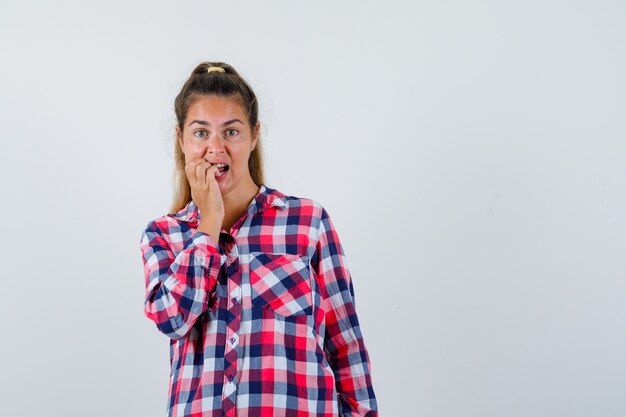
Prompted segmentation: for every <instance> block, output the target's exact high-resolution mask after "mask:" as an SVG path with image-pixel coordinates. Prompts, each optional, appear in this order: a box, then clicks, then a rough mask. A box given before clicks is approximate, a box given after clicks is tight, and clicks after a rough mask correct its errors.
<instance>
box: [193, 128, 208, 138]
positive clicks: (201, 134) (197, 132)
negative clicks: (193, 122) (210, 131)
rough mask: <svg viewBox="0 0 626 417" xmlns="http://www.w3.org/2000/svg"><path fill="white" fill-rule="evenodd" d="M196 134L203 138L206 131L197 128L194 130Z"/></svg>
mask: <svg viewBox="0 0 626 417" xmlns="http://www.w3.org/2000/svg"><path fill="white" fill-rule="evenodd" d="M194 135H195V136H196V137H199V138H203V137H205V136H206V131H204V130H197V131H196V132H194Z"/></svg>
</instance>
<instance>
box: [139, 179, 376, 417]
mask: <svg viewBox="0 0 626 417" xmlns="http://www.w3.org/2000/svg"><path fill="white" fill-rule="evenodd" d="M199 220H200V213H199V211H198V208H197V206H196V205H195V203H194V202H193V201H190V202H189V204H187V206H185V207H184V208H183V209H181V210H180V211H178V212H177V213H176V214H167V215H165V216H163V217H160V218H157V219H155V220H153V221H151V222H149V223H148V224H147V227H146V228H145V230H144V231H143V233H142V235H141V254H142V259H143V263H144V272H145V284H146V297H145V302H144V309H145V315H146V316H147V317H148V318H149V319H150V320H152V321H153V322H154V323H155V324H156V327H157V328H158V329H159V330H160V331H161V332H162V333H164V334H165V335H166V336H168V337H169V338H170V340H169V342H170V365H171V372H170V381H169V393H168V397H169V399H168V404H167V416H168V417H182V416H190V417H191V416H192V417H209V416H211V417H217V416H220V417H221V416H226V417H234V416H238V417H245V416H247V417H264V416H268V417H269V416H275V417H278V416H293V417H300V416H302V417H304V416H307V417H312V416H317V417H322V416H323V417H331V416H345V417H348V416H349V417H355V416H368V417H374V416H378V407H377V404H376V398H375V396H374V390H373V388H372V381H371V376H370V363H369V356H368V353H367V350H366V348H365V345H364V343H363V337H362V335H361V330H360V328H359V322H358V319H357V315H356V311H355V304H354V290H353V287H352V281H351V277H350V272H349V270H348V269H347V267H346V261H345V257H344V252H343V248H342V246H341V244H340V242H339V237H338V235H337V232H336V231H335V229H334V227H333V223H332V222H331V220H330V217H329V216H328V213H327V211H326V210H325V209H324V208H323V207H322V206H321V205H320V204H319V203H317V202H316V201H313V200H310V199H307V198H299V197H293V196H285V195H284V194H283V193H281V192H279V191H277V190H274V189H271V188H269V187H266V186H265V185H261V187H260V190H259V193H258V194H257V195H256V197H255V198H254V199H253V200H252V202H251V203H250V205H249V206H248V209H247V212H246V214H245V215H244V216H242V217H241V218H240V219H239V220H237V222H235V224H234V225H233V226H232V229H231V231H230V233H227V232H226V231H225V230H222V232H221V234H220V241H219V245H217V246H216V245H215V241H214V240H213V239H212V238H211V236H210V235H208V234H206V233H203V232H200V231H198V230H196V229H197V226H198V223H199Z"/></svg>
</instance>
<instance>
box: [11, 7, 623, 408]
mask: <svg viewBox="0 0 626 417" xmlns="http://www.w3.org/2000/svg"><path fill="white" fill-rule="evenodd" d="M625 22H626V3H624V1H623V0H619V1H618V0H615V1H610V0H594V1H591V0H588V1H576V0H574V1H557V0H541V1H539V0H531V1H469V2H468V1H461V0H450V1H416V2H410V1H384V2H383V1H333V2H331V1H316V2H293V1H264V2H253V1H248V2H244V1H234V2H233V1H228V2H216V1H197V0H194V1H191V0H189V1H187V0H181V1H163V0H153V1H113V0H109V1H106V2H103V1H98V2H96V1H93V2H84V1H63V0H58V1H54V2H46V1H23V2H18V1H13V0H10V1H9V0H3V1H2V3H1V4H0V60H1V64H0V121H1V126H2V131H1V137H2V140H1V142H0V158H1V159H0V169H1V170H2V171H1V174H2V180H1V182H0V184H1V188H0V195H1V196H2V204H1V206H0V210H1V215H2V217H1V218H2V228H1V229H0V230H2V241H1V242H2V243H1V247H0V256H1V261H2V267H1V271H2V278H1V279H0V282H1V286H0V291H1V292H0V294H1V300H2V301H1V302H0V313H1V314H0V317H1V318H0V320H1V323H2V330H3V335H2V340H1V342H0V354H1V358H2V370H1V371H0V400H1V404H2V408H1V410H2V411H0V414H2V415H3V416H11V417H31V416H33V417H34V416H52V417H57V416H58V417H61V416H63V417H74V416H76V417H78V416H81V417H82V416H91V417H109V416H110V417H113V416H115V417H119V416H150V417H152V416H164V415H165V406H166V401H167V398H166V397H167V383H168V376H169V361H168V348H169V339H167V337H166V336H164V335H163V334H161V333H159V332H158V331H157V329H156V328H155V326H154V324H153V323H152V322H150V321H149V320H148V319H147V318H145V317H144V315H143V299H144V277H143V266H142V263H141V258H140V252H139V240H140V233H141V231H142V230H143V228H144V227H145V225H146V224H147V222H148V221H150V220H151V219H154V218H156V217H158V216H161V215H163V214H165V213H166V212H167V210H168V209H169V205H170V203H171V198H172V192H173V189H172V172H173V149H174V148H173V145H174V142H173V140H174V136H173V135H174V123H175V119H174V112H173V100H174V97H175V96H176V94H177V93H178V91H179V89H180V87H181V86H182V83H183V82H184V80H185V79H186V78H187V77H188V76H189V74H190V72H191V70H192V69H193V68H194V67H195V66H196V65H197V64H198V63H200V62H202V61H208V60H215V61H224V62H227V63H229V64H231V65H233V66H234V67H235V68H236V69H237V70H238V71H239V72H240V73H241V74H242V75H243V76H244V77H245V78H246V79H247V80H248V81H249V82H250V84H251V85H252V87H253V88H254V89H255V91H256V92H257V95H258V98H259V101H260V120H261V123H262V124H263V129H262V141H263V146H264V149H265V161H266V167H267V182H266V183H267V184H268V185H269V186H270V187H273V188H277V189H279V190H281V191H283V192H285V193H286V194H290V195H296V196H302V197H309V198H313V199H316V200H317V201H319V202H320V203H322V205H324V207H326V208H327V210H328V211H329V213H330V215H331V218H332V219H333V221H334V223H335V226H336V227H337V230H338V232H339V236H340V238H341V240H342V243H343V245H344V249H345V252H346V255H347V261H348V267H349V268H350V271H351V273H352V277H353V280H354V289H355V295H356V306H357V312H358V314H359V319H360V321H361V326H362V330H363V335H364V339H365V343H366V346H367V348H368V350H369V353H370V358H371V363H372V376H373V383H374V390H375V392H376V395H377V398H378V402H379V407H380V415H381V417H383V416H429V417H431V416H432V417H501V416H507V417H539V416H541V417H553V416H567V417H577V416H580V417H589V416H624V415H626V400H625V399H624V396H623V392H624V387H625V386H626V355H624V352H625V351H626V303H625V302H624V300H625V297H626V280H625V279H624V278H625V273H626V256H625V253H626V195H625V190H626V163H625V161H626V118H625V117H624V116H625V115H626V82H625V77H624V74H626V23H625Z"/></svg>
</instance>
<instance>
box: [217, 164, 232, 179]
mask: <svg viewBox="0 0 626 417" xmlns="http://www.w3.org/2000/svg"><path fill="white" fill-rule="evenodd" d="M229 169H230V167H229V166H228V165H226V164H217V177H218V178H219V177H221V176H222V175H224V174H225V173H226V171H228V170H229Z"/></svg>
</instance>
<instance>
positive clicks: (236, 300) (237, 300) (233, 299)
mask: <svg viewBox="0 0 626 417" xmlns="http://www.w3.org/2000/svg"><path fill="white" fill-rule="evenodd" d="M231 301H232V302H233V304H237V303H238V302H239V298H238V297H233V298H232V299H231Z"/></svg>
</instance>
